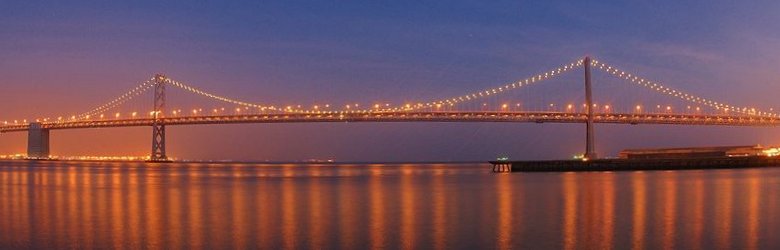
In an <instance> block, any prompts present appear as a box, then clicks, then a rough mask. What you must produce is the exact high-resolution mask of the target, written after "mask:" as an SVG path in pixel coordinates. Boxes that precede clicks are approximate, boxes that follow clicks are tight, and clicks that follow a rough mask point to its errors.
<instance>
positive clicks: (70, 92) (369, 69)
mask: <svg viewBox="0 0 780 250" xmlns="http://www.w3.org/2000/svg"><path fill="white" fill-rule="evenodd" d="M778 11H780V2H777V1H749V2H746V1H726V0H709V1H660V2H659V1H489V2H487V1H456V0H454V1H338V2H330V1H275V2H272V1H245V2H241V1H229V2H227V1H132V3H129V2H128V3H116V2H114V1H111V2H109V1H4V2H3V3H2V4H0V54H2V59H0V76H2V77H1V78H0V79H1V80H0V86H2V89H0V107H2V108H1V109H0V121H5V120H13V119H25V118H26V119H31V118H32V119H34V118H36V117H44V116H51V117H56V116H58V115H70V114H72V113H77V112H79V111H83V110H87V109H90V108H91V107H93V106H95V105H99V104H102V103H104V102H106V101H109V100H110V99H111V98H112V97H114V96H116V95H117V94H120V93H122V92H124V91H126V90H127V89H129V88H132V87H133V86H135V85H137V83H139V82H140V81H143V80H144V79H146V78H148V77H149V76H151V75H152V74H154V73H157V72H163V73H165V74H167V75H168V76H169V77H171V78H175V79H178V80H181V81H184V82H188V83H190V84H192V85H195V86H198V87H200V88H203V89H206V90H209V91H211V92H215V93H217V94H222V95H226V96H231V97H236V98H240V99H243V100H247V101H251V102H256V103H269V104H277V105H294V104H302V105H311V104H318V103H332V104H339V105H341V104H346V103H364V104H366V103H372V102H375V101H381V102H391V103H404V102H417V101H425V100H429V99H438V98H446V97H450V96H454V95H460V94H465V93H468V92H472V91H475V90H481V89H484V88H489V87H493V86H500V85H502V84H504V83H506V82H511V81H513V80H518V79H522V78H525V77H527V76H530V75H532V74H536V73H538V72H541V71H544V70H548V69H550V68H554V67H557V66H559V65H561V64H563V63H567V62H570V61H573V60H575V59H577V58H579V57H581V56H583V55H591V56H594V57H596V58H599V59H602V60H604V61H606V62H609V63H611V64H614V65H618V66H620V67H621V68H624V69H626V70H630V71H632V72H636V73H639V74H641V75H642V76H645V77H647V78H650V79H652V80H657V81H660V82H662V83H665V84H666V85H669V86H672V87H675V88H678V89H681V90H686V91H689V92H691V93H696V94H698V95H700V96H703V97H708V98H712V99H715V100H719V101H723V102H727V103H733V104H736V105H738V106H755V107H762V108H775V107H778V106H780V105H778V104H780V103H778V101H777V98H776V96H777V95H778V93H780V85H779V84H780V66H778V65H780V32H777V31H778V30H780V15H777V12H778ZM580 74H581V72H580V71H577V72H573V73H571V74H569V78H565V79H563V80H562V81H561V82H558V83H555V84H558V86H559V87H553V88H550V89H548V91H546V92H545V91H537V92H532V91H531V90H529V91H531V92H529V93H528V94H526V97H528V96H537V97H538V96H540V95H544V96H548V97H549V96H555V95H557V94H560V95H561V96H565V97H571V96H579V95H580V91H581V86H580V85H581V78H580ZM594 79H595V80H596V84H597V85H598V84H599V82H600V80H603V81H602V82H604V83H603V84H602V85H601V86H600V87H597V89H596V93H595V94H594V95H595V98H596V102H599V100H607V101H609V100H611V99H610V98H614V97H615V96H622V95H627V94H622V92H620V90H625V89H627V88H624V87H615V86H617V82H614V83H609V80H606V79H608V78H607V77H606V76H603V74H601V75H600V76H596V78H594ZM563 84H573V85H571V86H573V87H567V86H569V85H563ZM610 84H612V85H610ZM632 93H633V92H632ZM637 95H639V94H637ZM642 97H643V98H647V99H648V101H657V102H658V103H663V102H664V101H665V100H664V99H662V98H660V99H659V100H655V99H654V98H658V97H657V96H654V95H652V94H647V95H644V96H642ZM142 98H145V99H143V101H145V102H148V103H151V96H150V95H147V96H143V97H142ZM171 102H172V103H171V104H169V106H176V105H177V104H176V103H175V99H173V100H171ZM182 103H184V102H182ZM211 103H212V104H213V105H220V104H218V103H213V102H211ZM144 104H145V103H144ZM138 105H141V104H138ZM180 105H182V107H181V108H184V109H187V108H188V107H187V106H186V105H184V104H181V103H180ZM205 107H211V106H205ZM227 107H228V108H232V106H227ZM596 129H597V131H596V133H597V135H596V138H597V150H598V151H599V153H600V154H602V155H616V153H617V151H619V150H620V149H623V148H637V147H660V146H707V145H743V144H744V145H749V144H765V145H766V144H768V145H780V130H778V129H777V128H727V127H671V126H651V125H639V126H621V125H598V126H597V127H596ZM583 131H584V126H581V125H565V124H542V125H540V124H490V123H484V124H482V123H479V124H453V123H448V124H437V123H395V124H375V123H366V124H342V123H336V124H272V125H268V124H248V125H211V126H189V127H171V128H169V131H168V143H169V144H168V151H169V152H170V153H169V154H170V155H172V156H175V157H179V158H191V159H241V160H302V159H310V158H319V159H324V158H333V159H336V160H339V161H438V160H443V161H457V160H487V159H493V158H495V157H496V156H499V155H508V156H510V157H511V158H513V159H541V158H567V157H570V156H571V155H573V154H575V153H580V152H581V151H582V150H583V149H582V147H583V145H584V141H583V138H584V133H583ZM150 141H151V129H150V128H121V129H99V130H73V131H68V130H66V131H54V132H53V133H52V153H53V154H55V155H146V154H148V151H150V145H149V144H150ZM25 147H26V135H25V134H23V133H12V134H2V135H0V154H12V153H21V152H24V151H25Z"/></svg>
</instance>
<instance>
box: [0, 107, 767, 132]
mask: <svg viewBox="0 0 780 250" xmlns="http://www.w3.org/2000/svg"><path fill="white" fill-rule="evenodd" d="M161 120H162V122H163V123H165V124H166V125H199V124H200V125H203V124H234V123H309V122H526V123H584V122H586V120H587V116H586V115H585V114H583V113H567V112H496V111H486V112H381V113H337V114H310V113H308V114H307V113H290V114H247V115H218V116H182V117H166V118H161ZM153 121H154V120H153V119H152V118H138V119H118V120H112V119H106V120H78V121H63V122H44V123H42V128H44V129H50V130H55V129H79V128H108V127H136V126H152V123H153ZM594 122H596V123H614V124H677V125H719V126H778V125H780V118H776V117H762V116H745V115H741V116H739V115H733V116H732V115H697V114H625V113H603V114H595V115H594ZM28 129H29V124H10V125H4V126H0V132H2V133H7V132H21V131H27V130H28Z"/></svg>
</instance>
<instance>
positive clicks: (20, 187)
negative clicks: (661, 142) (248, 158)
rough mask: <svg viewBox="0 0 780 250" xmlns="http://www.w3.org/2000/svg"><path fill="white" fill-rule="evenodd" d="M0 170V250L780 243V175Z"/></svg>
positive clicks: (434, 167)
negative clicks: (0, 249) (16, 249)
mask: <svg viewBox="0 0 780 250" xmlns="http://www.w3.org/2000/svg"><path fill="white" fill-rule="evenodd" d="M489 168H490V167H489V166H488V165H480V164H388V165H385V164H368V165H335V166H333V165H255V164H165V165H156V164H154V165H145V164H141V163H73V162H42V163H33V162H0V247H3V248H81V247H97V248H114V247H120V248H138V247H151V248H192V247H195V248H264V249H281V248H288V249H292V248H295V249H300V248H326V249H328V248H330V249H336V248H345V249H367V248H391V249H395V248H407V249H408V248H417V249H430V248H433V249H453V248H455V249H476V248H553V249H558V248H562V249H575V248H577V249H582V248H591V249H605V248H618V249H626V248H634V249H657V248H672V247H674V248H698V249H713V248H736V249H755V248H773V249H778V248H780V237H778V236H777V232H780V195H778V194H780V168H767V169H747V170H712V171H663V172H619V173H618V172H601V173H528V174H521V173H514V174H494V173H491V172H490V169H489Z"/></svg>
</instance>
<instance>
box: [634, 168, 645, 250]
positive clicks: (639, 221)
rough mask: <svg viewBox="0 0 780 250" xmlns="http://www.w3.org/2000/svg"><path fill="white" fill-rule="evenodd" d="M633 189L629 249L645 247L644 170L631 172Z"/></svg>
mask: <svg viewBox="0 0 780 250" xmlns="http://www.w3.org/2000/svg"><path fill="white" fill-rule="evenodd" d="M631 179H632V182H631V190H632V191H633V194H632V196H633V201H632V202H633V206H632V207H633V210H632V215H633V216H632V217H631V219H632V224H633V225H632V229H633V230H632V232H631V249H635V250H641V249H644V248H645V229H646V227H647V225H646V222H647V183H646V182H647V181H646V179H647V177H646V173H645V172H636V173H632V178H631Z"/></svg>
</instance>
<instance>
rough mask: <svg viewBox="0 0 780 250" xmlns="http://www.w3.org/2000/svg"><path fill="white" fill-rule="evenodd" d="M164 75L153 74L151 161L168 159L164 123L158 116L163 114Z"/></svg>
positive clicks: (160, 116)
mask: <svg viewBox="0 0 780 250" xmlns="http://www.w3.org/2000/svg"><path fill="white" fill-rule="evenodd" d="M165 81H166V79H165V76H164V75H161V74H157V75H154V122H153V123H152V155H151V156H150V157H149V160H151V161H168V156H167V155H166V154H165V123H164V122H162V120H161V119H160V118H162V117H163V116H165Z"/></svg>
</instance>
